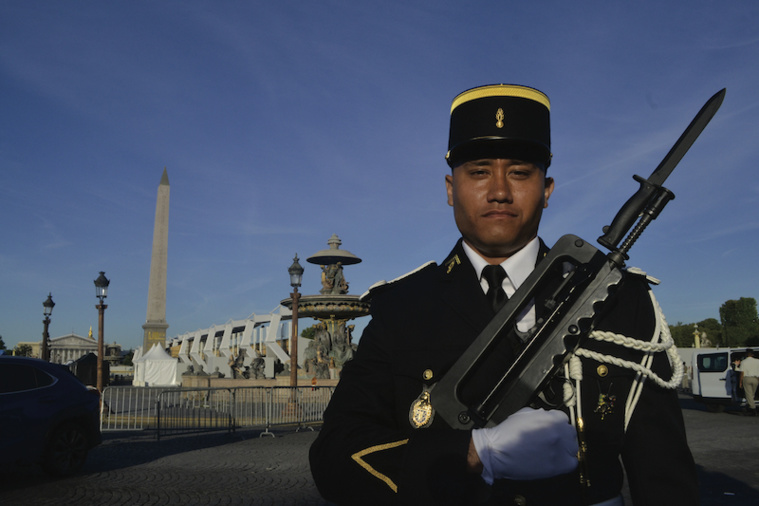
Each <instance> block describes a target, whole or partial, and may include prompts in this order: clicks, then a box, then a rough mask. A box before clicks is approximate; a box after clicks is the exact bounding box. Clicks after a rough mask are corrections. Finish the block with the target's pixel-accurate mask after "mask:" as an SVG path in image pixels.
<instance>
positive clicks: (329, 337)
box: [281, 234, 369, 379]
mask: <svg viewBox="0 0 759 506" xmlns="http://www.w3.org/2000/svg"><path fill="white" fill-rule="evenodd" d="M327 244H328V245H329V249H324V250H321V251H318V252H316V253H314V254H313V255H311V256H310V257H308V258H307V259H306V261H307V262H309V263H312V264H315V265H319V266H321V269H322V274H321V281H322V288H321V290H320V291H319V295H301V296H300V299H299V300H298V316H299V317H310V318H314V319H316V320H318V321H319V323H318V324H317V325H316V332H315V335H314V339H313V340H312V341H311V343H309V345H308V347H307V348H306V350H305V351H304V353H303V359H304V360H303V365H304V367H303V370H302V371H301V374H305V376H306V377H309V378H316V379H338V377H339V374H340V371H341V370H342V368H343V365H344V364H345V362H347V361H348V360H350V359H351V358H353V352H354V351H355V349H356V345H355V344H354V343H353V342H352V336H351V332H352V331H353V328H354V326H353V325H347V323H348V322H349V321H350V320H352V319H354V318H358V317H361V316H366V315H368V314H369V303H368V302H363V301H360V300H359V296H358V295H348V282H347V281H346V280H345V276H344V275H343V266H346V265H353V264H357V263H360V262H361V259H360V258H358V257H357V256H356V255H354V254H353V253H351V252H349V251H346V250H341V249H340V245H341V244H342V241H341V240H340V238H339V237H338V236H337V235H336V234H333V235H332V237H330V238H329V240H328V241H327ZM281 304H282V305H283V306H285V307H287V308H289V309H292V299H285V300H283V301H282V302H281Z"/></svg>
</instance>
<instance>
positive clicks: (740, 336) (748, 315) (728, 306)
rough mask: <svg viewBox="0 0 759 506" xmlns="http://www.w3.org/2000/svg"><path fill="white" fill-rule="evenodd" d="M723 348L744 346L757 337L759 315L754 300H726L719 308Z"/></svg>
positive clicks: (745, 298)
mask: <svg viewBox="0 0 759 506" xmlns="http://www.w3.org/2000/svg"><path fill="white" fill-rule="evenodd" d="M719 317H720V319H721V320H722V328H723V335H724V338H725V343H724V344H725V346H728V347H730V346H732V347H735V346H745V345H746V344H747V342H748V341H749V340H752V341H753V339H754V338H757V337H759V315H757V312H756V299H754V298H752V297H741V298H740V299H738V300H728V301H726V302H725V303H724V304H722V306H721V307H720V308H719Z"/></svg>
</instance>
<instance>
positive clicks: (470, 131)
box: [445, 84, 551, 168]
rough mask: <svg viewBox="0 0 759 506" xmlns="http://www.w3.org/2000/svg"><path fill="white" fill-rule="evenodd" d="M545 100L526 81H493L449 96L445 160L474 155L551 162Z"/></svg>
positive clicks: (548, 105)
mask: <svg viewBox="0 0 759 506" xmlns="http://www.w3.org/2000/svg"><path fill="white" fill-rule="evenodd" d="M550 111H551V102H550V100H549V99H548V97H547V96H546V95H545V94H544V93H543V92H541V91H539V90H536V89H535V88H530V87H527V86H518V85H513V84H494V85H488V86H480V87H477V88H472V89H471V90H467V91H465V92H463V93H461V94H459V95H458V96H457V97H456V98H454V99H453V104H452V105H451V129H450V136H449V138H448V154H447V155H446V156H445V158H446V160H447V161H448V165H450V166H451V167H456V166H457V165H460V164H462V163H464V162H467V161H470V160H476V159H480V158H518V159H522V160H525V161H530V162H536V163H541V164H543V165H544V166H545V167H546V168H547V167H548V166H549V165H550V164H551V123H550Z"/></svg>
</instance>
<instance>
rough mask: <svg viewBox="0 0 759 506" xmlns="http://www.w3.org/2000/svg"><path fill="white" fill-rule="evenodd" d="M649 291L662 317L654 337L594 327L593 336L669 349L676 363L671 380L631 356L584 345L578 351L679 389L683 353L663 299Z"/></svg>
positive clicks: (638, 347)
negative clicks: (670, 326) (664, 378)
mask: <svg viewBox="0 0 759 506" xmlns="http://www.w3.org/2000/svg"><path fill="white" fill-rule="evenodd" d="M649 294H650V296H651V302H653V306H654V311H655V313H656V317H657V320H658V321H657V331H655V332H654V336H653V338H652V339H651V341H649V342H646V341H641V340H639V339H634V338H631V337H627V336H624V335H622V334H616V333H614V332H607V331H600V330H594V331H593V332H591V333H590V335H589V337H590V338H592V339H595V340H597V341H606V342H610V343H614V344H617V345H619V346H624V347H625V348H631V349H634V350H639V351H645V352H647V353H657V352H661V351H666V352H667V357H668V358H669V362H670V365H671V366H672V377H671V378H670V379H669V380H668V381H665V380H663V379H662V378H661V377H660V376H659V375H658V374H656V373H655V372H653V371H652V370H651V369H650V368H649V367H645V366H643V365H641V364H637V363H635V362H630V361H629V360H623V359H621V358H618V357H614V356H611V355H604V354H602V353H598V352H595V351H591V350H586V349H584V348H580V349H578V350H577V351H576V352H575V353H576V354H577V355H579V356H581V357H586V358H590V359H593V360H596V361H598V362H604V363H609V364H613V365H616V366H618V367H624V368H627V369H632V370H633V371H635V372H637V373H638V374H641V375H643V376H646V377H648V378H651V379H652V380H653V381H654V382H656V384H657V385H659V386H660V387H662V388H666V389H675V388H677V387H678V386H679V385H680V383H681V381H682V379H683V372H684V370H683V361H682V359H681V358H680V354H679V353H677V348H676V347H675V342H674V341H673V340H672V334H671V333H670V331H669V326H668V325H667V320H666V318H665V317H664V313H663V312H662V310H661V307H659V303H658V302H657V301H656V297H654V293H653V291H650V290H649Z"/></svg>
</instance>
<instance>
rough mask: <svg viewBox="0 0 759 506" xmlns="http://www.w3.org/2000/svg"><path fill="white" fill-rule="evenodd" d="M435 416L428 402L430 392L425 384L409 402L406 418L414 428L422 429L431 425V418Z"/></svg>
mask: <svg viewBox="0 0 759 506" xmlns="http://www.w3.org/2000/svg"><path fill="white" fill-rule="evenodd" d="M433 418H435V410H433V409H432V404H431V403H430V393H429V391H428V390H427V387H426V386H425V388H424V391H422V393H421V395H419V397H417V398H416V400H415V401H414V402H412V403H411V409H409V413H408V420H409V423H411V426H412V427H413V428H415V429H424V428H427V427H429V426H430V425H432V419H433Z"/></svg>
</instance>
